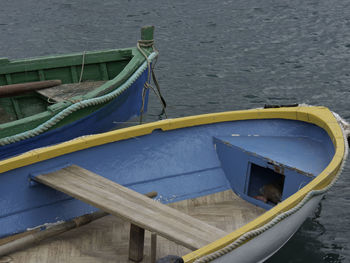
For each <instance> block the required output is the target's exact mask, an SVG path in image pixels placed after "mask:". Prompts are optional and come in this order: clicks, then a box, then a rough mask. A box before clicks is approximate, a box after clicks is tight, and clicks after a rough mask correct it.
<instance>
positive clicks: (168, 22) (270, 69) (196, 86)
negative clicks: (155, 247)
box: [0, 0, 350, 263]
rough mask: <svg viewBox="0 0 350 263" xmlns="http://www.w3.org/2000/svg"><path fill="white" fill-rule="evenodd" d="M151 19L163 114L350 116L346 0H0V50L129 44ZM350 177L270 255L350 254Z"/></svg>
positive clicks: (345, 258) (37, 52) (330, 257)
mask: <svg viewBox="0 0 350 263" xmlns="http://www.w3.org/2000/svg"><path fill="white" fill-rule="evenodd" d="M148 24H152V25H155V26H156V32H155V40H156V46H157V48H158V49H159V51H160V57H159V60H158V63H157V66H156V74H157V76H158V80H159V83H160V85H161V88H162V91H163V95H164V97H165V98H166V100H167V102H168V105H169V107H168V111H167V112H168V115H169V116H170V117H180V116H187V115H193V114H201V113H208V112H219V111H226V110H236V109H248V108H254V107H261V106H263V105H264V104H291V103H308V104H313V105H324V106H327V107H329V108H330V109H331V110H333V111H335V112H338V113H339V114H340V115H341V116H343V117H344V118H346V119H347V120H348V121H349V120H350V107H349V102H350V62H349V58H350V30H349V28H350V2H349V1H347V0H333V1H326V0H303V1H300V0H293V1H292V0H274V1H272V0H266V1H257V0H233V1H223V0H221V1H217V0H211V1H208V0H207V1H193V0H188V1H170V0H154V1H135V0H130V1H115V0H105V1H95V0H94V1H92V0H85V1H83V0H70V1H66V0H42V1H38V0H1V2H0V57H9V58H12V59H13V58H26V57H33V56H41V55H48V54H62V53H71V52H77V51H84V50H99V49H108V48H119V47H129V46H135V43H136V41H137V40H138V39H139V30H140V27H141V26H142V25H148ZM160 112H161V108H160V106H159V103H158V101H157V100H156V98H155V97H154V96H153V97H151V98H150V107H149V114H148V116H147V120H148V121H151V120H156V119H158V115H159V114H160ZM349 175H350V165H347V166H346V169H345V172H344V173H343V176H342V177H341V178H340V180H339V181H338V182H337V184H336V185H335V187H334V188H333V189H332V190H331V191H330V192H329V193H328V194H327V195H326V196H325V198H324V200H323V201H322V203H321V205H320V206H319V209H318V211H317V212H316V213H314V214H313V216H312V217H311V218H309V219H308V220H307V221H306V222H305V223H304V225H303V226H302V228H301V229H300V230H299V231H298V232H297V233H296V235H295V236H294V237H293V238H292V239H291V240H290V241H289V242H288V243H287V245H285V246H284V247H283V248H282V249H281V250H280V251H279V252H278V253H277V254H276V255H274V256H273V257H272V258H271V259H269V260H268V262H270V263H271V262H350V245H349V244H350V242H349V241H350V238H349V236H350V202H349V200H350V186H349V185H350V178H349Z"/></svg>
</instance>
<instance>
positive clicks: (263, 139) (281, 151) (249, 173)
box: [214, 134, 334, 209]
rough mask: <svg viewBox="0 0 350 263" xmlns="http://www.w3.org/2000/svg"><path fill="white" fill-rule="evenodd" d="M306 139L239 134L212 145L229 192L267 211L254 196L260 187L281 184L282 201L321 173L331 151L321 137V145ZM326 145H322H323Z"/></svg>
mask: <svg viewBox="0 0 350 263" xmlns="http://www.w3.org/2000/svg"><path fill="white" fill-rule="evenodd" d="M314 136H315V137H316V138H318V140H315V139H314V137H309V136H300V134H298V135H297V136H278V134H276V135H275V136H261V135H260V134H254V135H249V136H246V135H243V136H241V135H239V134H233V135H231V136H221V137H215V138H214V144H215V146H216V150H217V153H218V156H219V159H220V161H221V165H222V168H223V170H224V171H225V174H226V176H227V178H228V180H229V181H230V184H231V187H232V189H233V190H234V191H235V192H236V193H237V194H238V195H239V196H241V197H242V198H243V199H245V200H247V201H249V202H251V203H254V204H256V205H258V206H260V207H262V208H265V209H269V208H271V207H272V205H273V204H272V203H267V204H265V203H263V202H262V201H260V200H256V199H255V198H254V197H255V196H259V195H262V192H261V189H262V187H263V186H264V185H269V184H275V183H281V187H282V188H281V191H282V192H281V193H282V199H281V200H284V199H286V198H288V197H289V196H291V195H292V194H294V193H296V192H297V191H298V190H299V189H301V188H302V187H304V186H305V185H306V184H307V183H309V182H310V181H311V180H312V179H313V178H314V177H315V176H317V175H318V174H319V173H321V172H322V170H324V169H325V168H326V166H327V165H328V164H329V162H330V161H331V159H332V157H333V155H334V149H333V148H332V147H330V144H329V139H328V140H327V137H326V136H325V137H324V139H323V142H322V141H321V140H319V139H320V138H321V137H319V135H318V134H314ZM327 141H328V143H325V142H327Z"/></svg>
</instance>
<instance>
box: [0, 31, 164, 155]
mask: <svg viewBox="0 0 350 263" xmlns="http://www.w3.org/2000/svg"><path fill="white" fill-rule="evenodd" d="M153 32H154V27H153V26H149V27H143V28H142V29H141V40H139V41H138V43H137V46H136V47H132V48H125V49H114V50H105V51H97V52H96V51H95V52H81V53H76V54H69V55H60V56H48V57H41V58H33V59H24V60H15V61H9V60H8V59H7V58H0V159H5V158H8V157H11V156H14V155H17V154H20V153H23V152H25V151H28V150H31V149H35V148H38V147H43V146H47V145H51V144H55V143H59V142H62V141H66V140H70V139H72V138H75V137H77V136H82V135H87V134H94V133H99V132H103V131H107V130H110V129H112V128H114V127H116V126H117V125H118V124H120V123H123V122H125V121H127V120H128V119H130V118H131V117H134V116H138V115H140V114H142V113H143V112H145V111H146V110H147V101H148V90H149V89H148V87H149V83H150V78H151V71H152V68H151V63H152V61H153V60H154V59H155V58H156V57H157V56H158V52H157V51H156V50H155V49H154V45H153Z"/></svg>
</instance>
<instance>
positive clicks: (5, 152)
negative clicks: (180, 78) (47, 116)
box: [0, 70, 149, 160]
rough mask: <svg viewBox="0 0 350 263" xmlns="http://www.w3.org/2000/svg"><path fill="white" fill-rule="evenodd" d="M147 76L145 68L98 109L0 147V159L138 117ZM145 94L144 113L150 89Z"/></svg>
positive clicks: (110, 127) (113, 126)
mask: <svg viewBox="0 0 350 263" xmlns="http://www.w3.org/2000/svg"><path fill="white" fill-rule="evenodd" d="M147 79H148V71H147V70H145V71H144V72H143V73H142V74H141V75H140V76H139V77H138V78H137V79H136V81H135V82H134V83H133V84H132V85H131V86H130V87H129V88H128V89H126V90H125V91H124V92H123V93H122V94H121V95H119V96H118V97H117V98H115V99H113V100H112V101H111V102H109V103H108V104H106V105H103V106H102V107H101V108H100V109H99V110H97V111H94V112H93V113H91V114H89V115H87V116H85V117H83V118H80V119H79V118H78V120H76V121H74V122H71V123H69V124H66V125H64V126H61V127H58V128H54V129H51V130H49V131H47V132H44V133H42V134H39V135H37V136H35V137H32V138H29V139H24V140H21V141H19V142H15V143H11V144H8V145H3V146H0V160H1V159H5V158H8V157H11V156H15V155H18V154H20V153H24V152H26V151H29V150H32V149H36V148H40V147H45V146H48V145H53V144H57V143H60V142H64V141H67V140H71V139H73V138H76V137H79V136H82V135H89V134H95V133H100V132H105V131H108V130H111V129H113V128H117V127H118V126H119V125H120V124H121V123H124V122H126V121H127V120H129V119H130V118H132V117H135V116H139V115H140V112H141V108H142V100H143V99H142V93H143V89H144V83H145V82H146V81H147ZM145 94H146V96H145V98H144V112H146V111H147V105H148V94H149V90H146V93H145ZM73 114H74V113H73Z"/></svg>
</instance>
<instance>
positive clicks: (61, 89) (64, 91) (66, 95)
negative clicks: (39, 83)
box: [36, 81, 106, 102]
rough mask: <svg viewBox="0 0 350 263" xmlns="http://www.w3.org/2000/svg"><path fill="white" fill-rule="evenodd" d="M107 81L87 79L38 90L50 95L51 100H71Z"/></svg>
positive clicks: (40, 92) (42, 93) (47, 95)
mask: <svg viewBox="0 0 350 263" xmlns="http://www.w3.org/2000/svg"><path fill="white" fill-rule="evenodd" d="M105 82H106V81H85V82H81V83H71V84H62V85H58V86H55V87H50V88H47V89H41V90H37V91H36V92H37V93H39V94H41V95H43V96H45V97H48V98H49V99H50V100H53V101H56V102H60V101H64V100H69V99H71V98H73V97H75V96H83V95H85V94H87V93H89V92H90V91H93V90H94V89H96V88H98V87H100V86H101V85H103V84H104V83H105Z"/></svg>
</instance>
